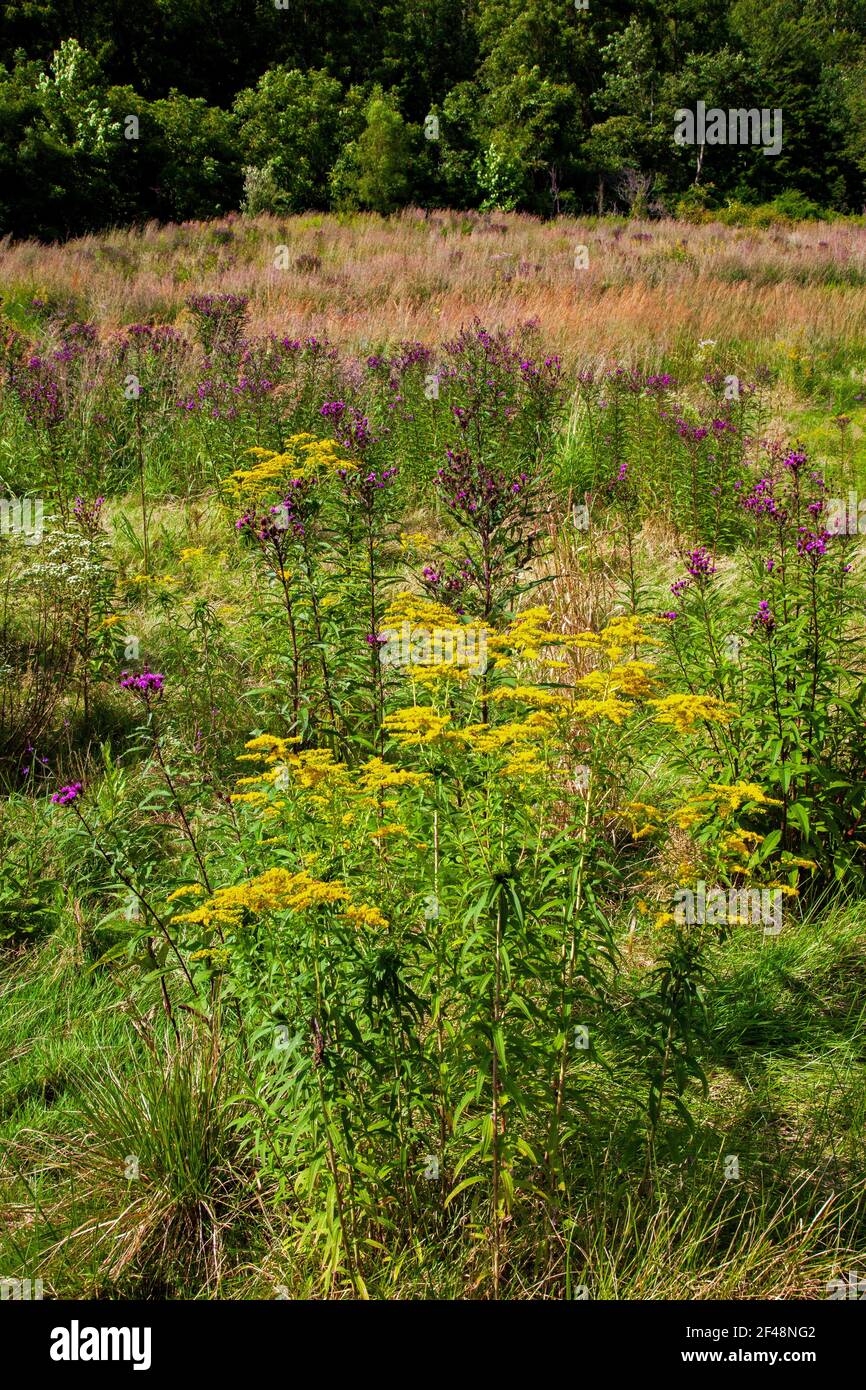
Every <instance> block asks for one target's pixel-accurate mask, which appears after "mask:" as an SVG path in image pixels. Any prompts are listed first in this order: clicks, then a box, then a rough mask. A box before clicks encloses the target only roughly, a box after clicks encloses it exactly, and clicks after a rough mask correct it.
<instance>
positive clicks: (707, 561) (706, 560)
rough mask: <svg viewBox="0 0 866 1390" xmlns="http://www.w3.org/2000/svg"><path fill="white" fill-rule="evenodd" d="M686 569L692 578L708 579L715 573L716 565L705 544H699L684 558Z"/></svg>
mask: <svg viewBox="0 0 866 1390" xmlns="http://www.w3.org/2000/svg"><path fill="white" fill-rule="evenodd" d="M686 569H687V570H688V572H689V574H690V575H691V576H692V579H698V580H700V579H708V578H709V577H710V575H711V574H715V572H716V567H715V565H714V564H713V560H712V556H711V555H710V552H709V551H708V550H707V548H706V546H705V545H699V546H698V547H697V548H696V549H695V550H693V551H692V553H691V555H689V556H688V558H687V560H686Z"/></svg>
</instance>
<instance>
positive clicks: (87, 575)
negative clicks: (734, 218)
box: [0, 209, 866, 1299]
mask: <svg viewBox="0 0 866 1390" xmlns="http://www.w3.org/2000/svg"><path fill="white" fill-rule="evenodd" d="M0 296H2V302H0V316H2V317H0V343H2V360H0V380H2V386H0V857H2V873H0V1048H2V1052H3V1055H4V1057H5V1065H4V1067H3V1069H2V1073H0V1132H2V1137H3V1144H2V1155H0V1213H2V1219H0V1278H2V1279H12V1278H18V1279H25V1278H30V1279H36V1278H39V1279H41V1280H42V1281H43V1286H44V1289H45V1293H46V1296H50V1297H61V1298H62V1297H77V1298H119V1297H144V1298H151V1299H175V1298H214V1297H222V1298H236V1299H254V1298H287V1297H288V1298H305V1297H306V1298H377V1299H383V1298H384V1299H389V1298H413V1299H422V1298H440V1299H442V1298H445V1299H451V1298H469V1299H499V1298H501V1299H542V1298H543V1299H584V1298H591V1299H624V1298H632V1299H670V1298H696V1299H721V1298H737V1299H761V1298H782V1299H788V1298H791V1299H796V1298H825V1297H828V1296H833V1289H834V1288H835V1287H837V1285H836V1284H834V1281H838V1280H839V1279H840V1278H842V1277H845V1276H846V1275H847V1271H849V1270H851V1269H858V1268H860V1269H862V1267H863V1261H864V1259H866V1251H864V1236H866V1207H864V1194H866V1167H864V1157H863V1155H864V1149H863V1138H862V1136H863V1127H864V1122H866V1076H864V1039H866V1033H864V982H866V928H864V925H863V900H864V889H866V885H864V872H863V871H864V855H863V851H864V848H866V828H864V826H863V814H864V792H866V727H864V685H863V661H864V655H866V650H864V647H866V612H864V599H866V590H864V582H863V579H864V576H863V551H862V545H861V541H860V536H861V533H862V531H863V530H864V529H866V501H864V505H863V506H862V509H861V505H860V499H861V497H862V498H864V499H866V444H864V425H866V227H864V226H862V225H860V224H859V223H857V222H855V221H853V220H852V221H842V220H839V221H836V222H833V223H820V224H819V223H794V222H784V221H781V220H780V221H775V222H773V223H772V224H771V225H769V226H767V227H764V228H760V227H757V228H756V227H750V228H743V227H735V226H725V225H723V224H722V223H721V222H711V221H707V220H705V221H704V222H702V223H695V224H692V223H684V222H675V221H664V220H663V221H652V222H650V221H647V222H641V221H628V220H626V219H623V218H620V219H615V218H608V219H589V220H587V219H583V220H582V221H576V220H569V219H558V220H556V221H553V222H542V221H540V220H538V219H535V218H533V217H530V216H528V215H521V214H516V213H496V214H476V213H449V212H437V213H431V214H430V215H429V216H428V215H425V214H424V213H423V212H420V211H417V210H411V209H410V210H407V211H404V212H403V213H400V214H399V215H395V216H393V217H391V218H387V219H386V218H380V217H378V216H375V215H373V214H351V215H349V214H347V215H343V216H326V215H321V216H319V215H316V216H303V217H294V218H282V219H280V218H276V217H272V216H261V217H255V218H246V217H240V216H234V215H232V216H229V217H226V218H223V219H221V220H219V221H214V222H197V223H192V222H190V223H184V224H182V225H164V226H158V225H156V224H152V225H148V226H146V227H144V228H140V229H137V230H128V231H116V232H106V233H104V234H100V235H98V236H96V235H94V236H87V237H82V238H80V239H78V240H72V241H69V242H67V243H65V244H63V245H53V246H45V245H40V244H37V243H35V242H10V241H6V242H4V243H3V244H2V246H0Z"/></svg>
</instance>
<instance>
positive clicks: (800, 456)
mask: <svg viewBox="0 0 866 1390" xmlns="http://www.w3.org/2000/svg"><path fill="white" fill-rule="evenodd" d="M807 457H808V455H807V454H806V451H805V449H791V450H789V452H788V453H787V454H786V455H785V457H784V458H783V459H782V467H783V468H787V469H788V470H789V471H790V472H791V473H799V471H800V469H801V468H802V466H803V464H804V463H805V462H806V459H807Z"/></svg>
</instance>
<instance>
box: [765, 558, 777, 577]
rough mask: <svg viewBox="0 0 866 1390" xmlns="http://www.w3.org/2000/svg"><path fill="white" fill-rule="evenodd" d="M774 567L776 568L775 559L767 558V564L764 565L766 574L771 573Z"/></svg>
mask: <svg viewBox="0 0 866 1390" xmlns="http://www.w3.org/2000/svg"><path fill="white" fill-rule="evenodd" d="M775 568H776V561H775V560H768V561H767V565H766V569H767V574H772V573H773V570H774V569H775Z"/></svg>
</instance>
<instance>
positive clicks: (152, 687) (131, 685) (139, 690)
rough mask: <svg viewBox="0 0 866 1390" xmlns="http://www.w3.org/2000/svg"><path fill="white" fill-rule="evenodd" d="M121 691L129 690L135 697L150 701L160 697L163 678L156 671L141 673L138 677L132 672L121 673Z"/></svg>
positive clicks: (163, 684) (163, 682) (163, 683)
mask: <svg viewBox="0 0 866 1390" xmlns="http://www.w3.org/2000/svg"><path fill="white" fill-rule="evenodd" d="M120 684H121V687H122V689H124V690H131V691H132V692H133V694H135V695H141V696H142V697H143V699H145V700H150V699H152V698H154V697H156V696H157V695H161V694H162V692H163V689H164V686H165V677H164V676H162V675H160V674H159V672H157V671H147V670H145V671H142V672H141V674H140V675H135V674H134V673H133V672H128V671H122V672H121V676H120Z"/></svg>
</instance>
